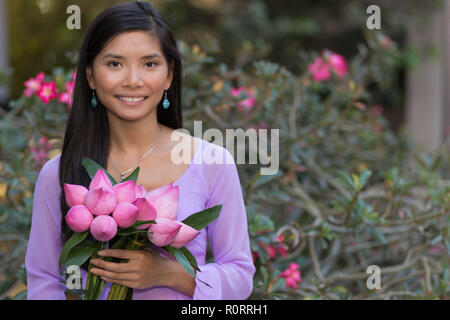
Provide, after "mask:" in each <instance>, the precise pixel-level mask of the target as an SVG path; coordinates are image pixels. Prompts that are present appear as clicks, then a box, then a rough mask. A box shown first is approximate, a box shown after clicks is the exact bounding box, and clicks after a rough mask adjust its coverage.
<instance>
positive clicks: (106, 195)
mask: <svg viewBox="0 0 450 320" xmlns="http://www.w3.org/2000/svg"><path fill="white" fill-rule="evenodd" d="M116 204H117V199H116V195H115V194H114V191H112V189H109V188H104V187H100V188H94V189H92V190H90V191H89V192H88V193H87V195H86V207H88V208H89V210H91V212H92V213H93V214H95V215H96V216H98V215H102V214H110V213H111V212H113V210H114V208H115V207H116Z"/></svg>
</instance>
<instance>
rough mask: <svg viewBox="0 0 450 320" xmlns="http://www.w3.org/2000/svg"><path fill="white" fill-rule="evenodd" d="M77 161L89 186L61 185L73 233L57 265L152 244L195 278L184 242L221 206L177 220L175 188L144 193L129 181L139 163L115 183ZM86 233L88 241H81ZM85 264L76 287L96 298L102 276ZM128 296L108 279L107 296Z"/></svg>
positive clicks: (90, 163)
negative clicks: (83, 284)
mask: <svg viewBox="0 0 450 320" xmlns="http://www.w3.org/2000/svg"><path fill="white" fill-rule="evenodd" d="M82 164H83V166H84V168H85V169H86V171H87V172H88V174H89V176H90V177H91V179H92V180H91V182H90V184H89V189H87V188H86V187H84V186H80V185H73V184H67V183H65V184H64V195H65V199H66V203H67V205H68V206H69V207H70V209H69V211H68V212H67V215H66V217H65V220H66V223H67V225H68V226H69V228H70V229H71V230H73V231H74V234H73V235H72V237H70V239H69V240H67V242H66V243H65V245H64V247H63V249H62V251H61V256H60V259H59V266H60V267H61V266H63V265H64V266H65V267H66V268H67V267H68V266H71V265H76V266H81V265H82V264H83V263H84V262H86V260H87V259H89V258H98V252H99V251H101V250H102V249H105V248H111V249H127V250H136V249H137V248H143V247H145V246H148V245H149V244H150V243H153V244H154V245H157V246H159V247H163V248H164V249H166V250H167V251H169V252H170V253H171V254H172V255H173V256H174V257H175V258H176V259H177V261H178V262H179V263H180V264H181V265H182V266H183V268H184V269H185V270H186V271H187V272H188V273H189V274H191V275H192V276H194V277H195V272H194V269H195V270H197V271H200V269H199V268H198V265H197V262H196V260H195V257H194V256H193V255H192V254H191V253H190V252H189V250H187V248H186V247H185V245H186V244H187V243H189V242H190V241H191V240H192V239H194V238H195V237H196V236H197V235H198V233H199V230H201V229H202V228H204V227H206V226H207V225H208V224H210V223H211V222H212V221H214V220H215V219H216V218H217V217H218V215H219V213H220V210H221V208H222V205H217V206H214V207H212V208H209V209H206V210H203V211H200V212H197V213H194V214H192V215H190V216H189V217H188V218H186V219H185V220H183V221H177V220H176V215H177V211H178V186H173V183H170V184H169V185H167V186H164V187H161V188H159V189H156V190H153V191H150V192H146V190H145V189H144V187H143V186H142V185H140V186H137V185H136V184H135V181H137V176H138V174H139V167H137V168H136V170H135V171H134V172H133V173H132V174H131V175H130V176H128V177H127V178H126V179H125V181H123V182H121V183H117V182H116V181H115V180H114V178H113V177H112V176H111V175H110V174H109V173H108V172H107V171H106V170H105V169H103V168H102V167H101V166H100V165H99V164H97V163H96V162H94V161H93V160H91V159H89V158H84V159H83V162H82ZM89 232H90V233H91V235H92V237H93V238H94V239H95V240H94V241H89V240H88V239H86V238H87V235H88V233H89ZM143 233H145V234H146V236H145V237H144V240H141V239H140V238H139V235H140V234H143ZM112 259H113V258H112V257H107V258H104V260H106V261H108V260H109V261H111V260H112ZM91 268H92V264H89V267H88V279H87V281H86V288H85V289H83V290H82V291H83V299H84V300H97V299H98V297H99V296H100V294H101V293H102V291H103V289H104V288H105V285H106V281H105V280H103V279H101V277H99V276H98V275H95V274H93V273H91V272H90V270H91ZM131 297H132V288H128V287H125V286H122V285H119V284H117V283H114V284H113V285H112V286H111V289H110V292H109V295H108V300H126V299H131Z"/></svg>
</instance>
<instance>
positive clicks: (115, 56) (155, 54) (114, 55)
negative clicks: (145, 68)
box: [102, 53, 161, 60]
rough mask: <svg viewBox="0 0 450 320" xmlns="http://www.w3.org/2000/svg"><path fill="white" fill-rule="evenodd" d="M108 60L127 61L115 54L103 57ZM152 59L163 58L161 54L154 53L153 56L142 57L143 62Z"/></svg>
mask: <svg viewBox="0 0 450 320" xmlns="http://www.w3.org/2000/svg"><path fill="white" fill-rule="evenodd" d="M106 58H113V59H124V60H125V57H122V56H119V55H117V54H113V53H108V54H105V55H104V56H103V57H102V59H106ZM152 58H161V56H160V55H159V54H157V53H152V54H149V55H147V56H143V57H141V59H142V60H145V59H152Z"/></svg>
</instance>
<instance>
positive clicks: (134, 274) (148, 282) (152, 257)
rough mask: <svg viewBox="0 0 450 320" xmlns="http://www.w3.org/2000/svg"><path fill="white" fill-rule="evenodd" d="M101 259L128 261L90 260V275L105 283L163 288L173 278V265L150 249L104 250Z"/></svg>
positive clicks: (140, 287)
mask: <svg viewBox="0 0 450 320" xmlns="http://www.w3.org/2000/svg"><path fill="white" fill-rule="evenodd" d="M102 253H104V254H102V255H101V256H102V257H116V258H121V259H128V260H129V261H128V262H126V263H115V262H109V261H104V260H102V259H92V260H91V263H92V264H94V265H95V266H97V267H99V268H92V269H91V273H93V274H96V275H98V276H100V277H101V278H102V279H103V280H105V281H107V282H113V283H117V284H120V285H124V286H126V287H129V288H134V289H146V288H149V287H153V286H165V285H168V284H169V283H170V280H171V277H173V276H174V274H173V271H174V268H173V266H174V264H173V262H176V261H172V260H170V259H166V258H163V257H161V256H160V255H159V254H158V253H156V252H155V251H154V250H152V249H151V248H145V249H144V250H123V249H104V250H102Z"/></svg>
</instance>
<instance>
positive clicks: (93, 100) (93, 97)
mask: <svg viewBox="0 0 450 320" xmlns="http://www.w3.org/2000/svg"><path fill="white" fill-rule="evenodd" d="M97 105H98V101H97V99H96V98H95V91H94V90H92V99H91V106H92V109H95V108H97Z"/></svg>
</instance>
